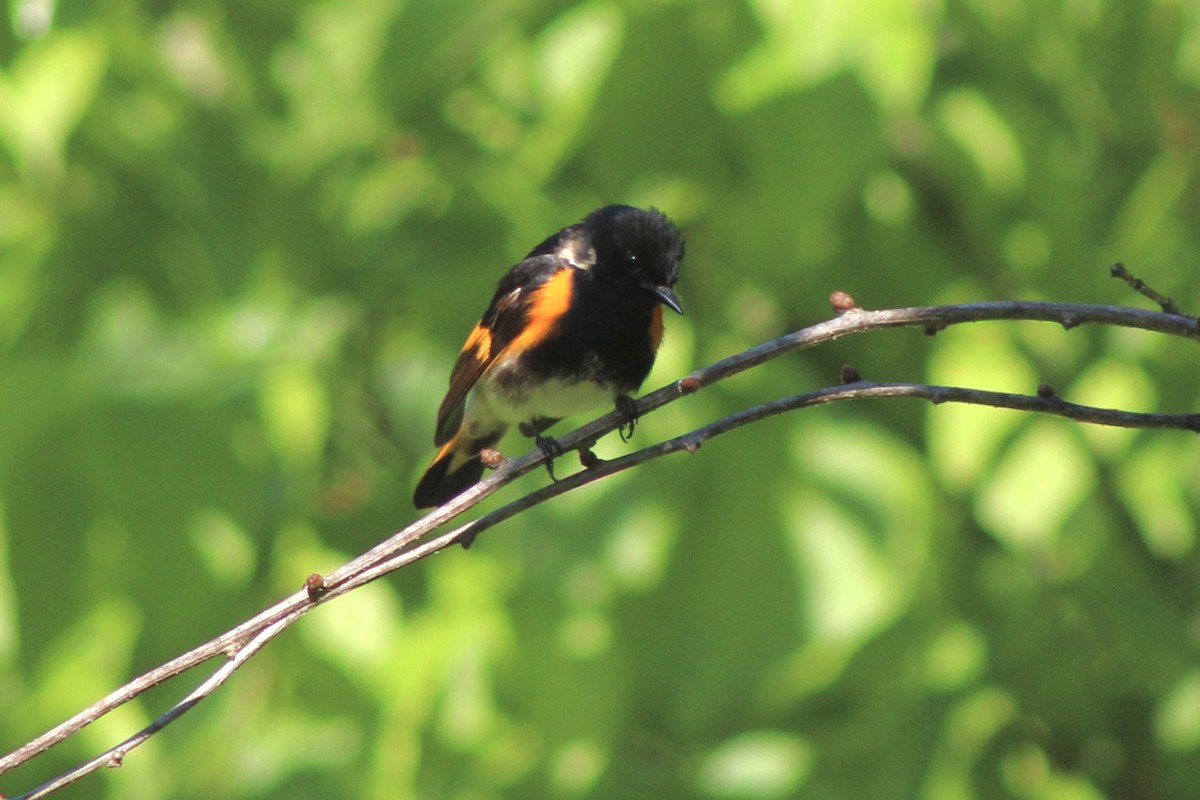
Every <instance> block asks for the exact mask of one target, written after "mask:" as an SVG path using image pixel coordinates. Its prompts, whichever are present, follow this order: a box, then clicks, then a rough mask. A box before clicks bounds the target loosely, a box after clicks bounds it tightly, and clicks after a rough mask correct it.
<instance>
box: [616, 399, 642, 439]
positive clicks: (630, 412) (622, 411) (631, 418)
mask: <svg viewBox="0 0 1200 800" xmlns="http://www.w3.org/2000/svg"><path fill="white" fill-rule="evenodd" d="M616 405H617V413H618V414H619V415H620V416H621V424H620V426H619V427H618V428H617V435H618V436H620V437H621V441H622V442H628V441H629V440H630V439H631V438H633V429H634V428H636V427H637V421H638V407H637V401H636V400H634V399H633V398H632V397H630V396H629V395H627V394H619V395H617V398H616Z"/></svg>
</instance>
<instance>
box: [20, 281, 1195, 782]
mask: <svg viewBox="0 0 1200 800" xmlns="http://www.w3.org/2000/svg"><path fill="white" fill-rule="evenodd" d="M1114 274H1116V273H1115V272H1114ZM832 299H833V303H834V307H835V309H836V310H837V311H838V312H839V313H838V316H836V317H834V318H832V319H830V320H827V321H825V322H822V323H819V324H817V325H813V326H810V327H807V328H804V329H802V330H799V331H796V332H794V333H790V334H787V335H786V336H781V337H780V338H778V339H774V340H772V341H769V342H766V343H764V344H762V345H759V346H757V347H754V348H751V349H749V350H746V351H744V352H742V353H738V354H737V355H734V356H730V357H729V358H726V359H724V360H722V361H719V362H717V363H715V364H712V365H710V366H707V367H704V368H703V369H700V370H697V371H696V372H694V373H692V374H691V375H689V376H687V377H685V378H683V379H682V380H679V381H676V382H675V383H672V384H670V385H668V386H665V387H663V388H662V389H659V390H658V391H656V392H653V393H651V394H649V395H647V396H645V397H643V398H641V399H640V400H639V401H638V402H637V406H638V411H639V413H640V414H646V413H648V412H650V411H653V410H655V409H657V408H659V407H661V406H664V405H666V404H668V403H671V402H674V401H676V400H678V399H679V398H680V397H682V396H684V395H687V394H691V393H693V392H695V391H698V390H700V389H702V388H704V387H707V386H710V385H712V384H713V383H716V382H717V381H720V380H724V379H725V378H728V377H730V376H732V375H736V374H738V373H741V372H744V371H746V370H748V369H752V368H754V367H756V366H758V365H760V364H763V363H765V362H767V361H770V360H771V359H774V358H777V357H778V356H780V355H783V354H785V353H789V352H792V351H795V350H800V349H804V348H808V347H814V346H816V345H819V344H823V343H826V342H830V341H833V340H834V339H839V338H842V337H844V336H850V335H853V334H859V333H866V332H870V331H875V330H879V329H882V328H901V327H917V328H921V329H923V330H924V331H925V332H926V333H928V334H934V333H936V332H938V331H940V330H942V329H944V328H946V327H948V326H951V325H957V324H962V323H967V322H983V321H994V320H1035V321H1040V322H1050V323H1056V324H1059V325H1062V326H1063V328H1065V329H1068V330H1069V329H1071V328H1074V327H1077V326H1079V325H1083V324H1089V323H1090V324H1100V325H1111V326H1118V327H1125V328H1136V329H1141V330H1146V331H1152V332H1156V333H1161V334H1166V335H1169V336H1178V337H1182V338H1185V339H1191V340H1193V341H1200V326H1198V325H1197V320H1196V319H1195V318H1193V317H1188V316H1184V315H1182V314H1179V313H1167V312H1165V311H1164V312H1159V311H1147V310H1143V309H1136V308H1126V307H1120V306H1102V305H1081V304H1072V303H1040V302H997V303H973V304H965V305H953V306H931V307H922V308H901V309H885V310H878V311H866V310H862V309H859V308H857V307H856V306H855V304H854V302H853V300H851V299H850V298H849V297H847V296H846V295H844V294H842V293H835V294H834V296H833V298H832ZM1168 302H1169V301H1168ZM1168 307H1169V308H1171V309H1172V310H1174V306H1173V305H1171V306H1168ZM882 397H918V398H923V399H926V400H929V401H931V402H934V403H945V402H955V403H972V404H976V405H984V406H992V407H996V408H1011V409H1017V410H1021V411H1035V412H1040V413H1045V414H1052V415H1055V416H1061V417H1067V418H1070V419H1073V420H1076V421H1079V422H1087V423H1092V424H1097V425H1118V426H1123V427H1129V428H1170V429H1178V430H1185V431H1200V415H1197V414H1158V413H1141V412H1134V411H1124V410H1117V409H1105V408H1096V407H1092V406H1084V405H1078V404H1075V403H1070V402H1068V401H1066V400H1064V399H1062V398H1060V397H1059V396H1058V395H1057V394H1056V393H1055V392H1054V390H1053V389H1051V388H1050V387H1048V386H1045V385H1043V386H1042V387H1038V388H1037V389H1036V390H1035V391H1033V392H1031V394H1028V395H1023V394H1009V393H1003V392H990V391H982V390H978V389H970V388H959V387H950V386H931V385H927V384H914V383H873V382H869V381H863V380H862V379H861V378H860V377H859V376H858V374H857V372H855V371H854V370H853V368H846V369H844V370H843V375H842V379H841V385H837V386H831V387H828V388H823V389H818V390H815V391H810V392H804V393H801V394H796V395H792V396H790V397H785V398H781V399H778V400H773V401H770V402H766V403H762V404H760V405H756V406H753V407H751V408H747V409H744V410H742V411H739V412H737V413H734V414H731V415H729V416H727V417H724V418H722V419H719V420H716V421H715V422H712V423H710V424H708V425H705V426H703V427H700V428H697V429H695V430H692V431H689V432H687V433H683V434H681V435H679V436H676V437H674V438H672V439H668V440H666V441H663V442H659V443H657V444H654V445H651V446H649V447H646V448H643V449H641V450H637V451H635V452H632V453H629V454H627V455H624V456H622V457H620V458H616V459H612V460H608V461H601V460H598V459H595V458H591V459H589V460H588V467H587V468H586V469H583V470H581V471H579V472H577V473H575V474H573V475H570V476H568V477H566V478H564V479H562V480H560V481H558V482H557V483H552V484H549V485H546V486H543V487H542V488H540V489H538V490H536V491H534V492H531V493H530V494H528V495H525V496H523V497H521V498H518V499H517V500H514V501H513V502H511V503H509V504H508V505H505V506H503V507H501V508H499V509H497V510H495V511H493V512H491V513H489V514H486V515H484V516H482V517H479V518H478V519H475V520H474V521H472V522H469V523H467V524H465V525H462V526H460V527H457V528H454V529H452V530H449V531H446V532H443V533H441V534H439V535H437V536H436V537H433V538H429V539H427V540H426V541H423V542H422V541H420V540H422V539H425V537H427V536H429V535H430V534H431V533H433V532H434V531H436V530H438V529H440V528H442V527H443V526H445V525H446V524H447V523H448V522H450V521H451V520H453V519H455V518H456V517H458V516H460V515H461V514H463V513H464V512H466V511H468V510H469V509H470V508H472V507H473V506H475V505H476V504H478V503H479V502H480V501H481V500H482V499H483V498H485V497H487V496H488V495H490V494H492V493H493V492H495V491H497V490H498V489H499V488H501V487H502V486H504V485H505V484H507V483H509V482H510V481H512V480H513V479H514V478H516V477H518V476H520V475H523V474H525V473H526V472H529V471H530V470H532V469H534V468H536V467H537V466H538V465H540V464H541V463H543V461H544V456H543V455H542V453H541V451H540V450H537V449H535V450H533V451H532V452H530V453H529V454H527V455H525V456H522V457H521V458H517V459H513V460H511V461H506V462H504V463H503V464H502V465H501V466H500V467H499V468H498V469H497V470H496V471H495V472H494V473H493V474H492V475H490V476H489V477H488V478H486V479H485V480H483V481H482V482H481V483H479V484H478V485H477V486H475V487H473V488H472V489H471V490H469V491H467V492H466V493H464V494H463V495H460V496H459V497H457V498H455V499H454V500H452V501H451V502H449V503H447V504H446V505H444V506H442V507H441V508H438V509H436V510H434V511H433V512H431V513H429V514H427V515H426V516H424V517H422V518H421V519H419V520H417V521H415V522H413V523H412V524H411V525H409V526H408V527H406V528H404V529H403V530H401V531H399V532H397V533H395V534H393V535H392V536H391V537H389V538H388V539H386V540H385V541H383V542H381V543H380V544H378V545H376V546H375V547H373V548H372V549H370V550H368V551H367V552H365V553H363V554H362V555H360V556H358V557H357V558H355V559H354V560H352V561H350V562H348V563H347V564H345V565H343V566H342V567H340V568H338V569H337V570H335V571H334V572H332V573H330V574H328V575H325V576H321V575H312V576H310V577H309V579H308V581H307V582H306V585H305V588H304V589H303V590H301V591H298V592H296V593H294V594H292V595H291V596H289V597H286V598H284V599H283V600H281V601H279V602H278V603H276V604H275V605H273V606H271V607H270V608H267V609H265V610H263V611H262V612H260V613H259V614H257V615H255V616H254V617H252V618H250V619H248V620H246V621H245V622H243V623H241V624H240V625H238V626H236V627H234V628H232V629H230V630H229V631H226V632H225V633H223V634H221V635H220V636H217V637H215V638H214V639H211V640H210V641H208V642H205V643H204V644H201V645H199V646H197V647H195V648H193V649H192V650H189V651H188V652H186V653H183V654H182V655H180V656H178V657H176V658H174V659H172V660H170V661H168V662H166V663H164V664H162V665H161V666H159V667H156V668H155V669H153V670H150V671H149V672H147V673H145V674H144V675H141V676H139V677H137V678H135V679H134V680H132V681H130V682H129V683H127V684H126V685H125V686H122V687H120V688H119V689H116V690H114V691H113V692H112V693H110V694H109V695H108V696H107V697H104V698H103V699H101V700H99V701H97V702H96V703H94V704H92V705H91V706H89V707H87V708H85V709H83V710H82V711H80V712H79V713H78V714H76V715H75V716H73V717H72V718H70V719H68V720H66V721H65V722H63V723H61V724H60V725H58V726H56V727H55V728H53V729H51V730H49V731H47V732H46V733H45V734H43V735H41V736H39V737H37V738H36V739H34V740H32V741H30V742H29V743H27V744H25V745H23V746H22V747H20V748H18V749H17V750H15V751H13V752H12V753H9V754H8V755H6V756H4V757H3V758H0V775H2V774H4V773H5V772H7V771H9V770H11V769H13V768H14V767H16V766H18V765H20V764H22V763H24V762H26V761H28V760H29V759H31V758H33V757H34V756H36V755H37V754H39V753H41V752H43V751H45V750H47V749H49V748H50V747H52V746H54V745H56V744H58V743H59V742H61V741H63V740H65V739H67V738H69V737H70V736H72V735H74V734H75V733H77V732H78V731H80V730H81V729H83V728H84V727H86V726H87V725H89V724H91V723H92V722H94V721H95V720H97V719H99V718H100V717H102V716H104V715H105V714H108V713H109V712H111V711H112V710H113V709H115V708H118V707H119V706H121V705H123V704H124V703H127V702H129V701H130V700H132V699H133V698H135V697H137V696H138V695H140V694H141V693H142V692H145V691H146V690H147V689H149V688H151V687H153V686H157V685H159V684H161V683H163V682H164V681H166V680H168V679H170V678H172V677H175V676H177V675H179V674H181V673H184V672H187V671H189V670H191V669H193V668H194V667H196V666H198V665H199V664H202V663H204V662H206V661H208V660H209V659H211V658H214V657H216V656H224V658H225V659H226V661H225V663H224V664H222V665H221V667H220V668H219V669H217V670H216V671H215V672H214V673H213V674H212V675H210V676H209V677H208V678H206V679H205V680H204V681H203V682H202V683H200V684H199V685H198V686H197V687H196V688H195V689H194V690H193V691H192V692H190V693H189V694H188V695H187V696H186V697H185V698H183V699H182V700H180V701H179V702H178V703H176V704H175V705H174V706H172V707H171V708H170V709H169V710H167V711H166V712H165V713H163V714H162V715H161V716H159V717H158V719H156V720H155V721H154V722H153V723H151V724H150V725H149V726H147V727H146V728H144V729H143V730H141V731H139V732H137V733H136V734H134V735H133V736H131V737H129V738H128V739H126V740H125V741H123V742H121V743H120V744H117V745H115V746H114V747H112V748H111V749H109V750H107V751H105V752H104V753H101V754H99V755H98V756H96V757H95V758H93V759H91V760H89V761H87V762H85V763H83V764H80V765H79V766H78V767H76V768H74V769H72V770H71V771H69V772H67V773H64V774H63V775H60V776H58V777H57V778H54V779H53V780H51V781H49V782H47V783H45V784H43V785H41V786H39V787H37V788H35V789H32V790H30V791H28V792H26V793H25V794H22V795H20V796H19V797H18V798H16V799H15V800H21V798H25V799H27V800H33V798H40V797H46V796H48V795H50V794H51V793H53V792H55V791H57V790H58V789H60V788H62V787H64V786H66V785H68V784H70V783H72V782H74V781H76V780H78V779H79V778H81V777H83V776H84V775H87V774H89V773H91V772H95V771H96V770H99V769H101V768H103V767H115V766H120V764H121V763H122V760H123V759H124V758H125V756H126V754H128V753H129V752H130V751H131V750H133V749H134V748H136V747H137V746H138V745H140V744H142V743H143V742H144V741H145V740H146V739H148V738H149V737H150V736H152V735H154V734H155V733H157V732H158V731H160V730H161V729H162V728H164V727H166V726H167V725H168V724H170V723H171V722H173V721H175V720H176V719H178V718H179V717H180V716H182V715H183V714H184V713H186V712H187V711H188V710H190V709H191V708H192V707H194V706H195V705H196V704H197V703H199V702H200V701H201V700H203V699H204V698H205V697H207V696H208V695H210V694H211V693H212V692H213V691H215V690H216V688H217V687H219V686H220V685H221V684H222V683H224V682H225V681H226V680H228V679H229V677H230V676H231V675H232V674H233V673H234V672H235V671H236V670H237V669H238V668H239V667H241V665H242V664H244V663H246V661H247V660H248V659H249V658H250V657H251V656H253V655H254V654H255V653H256V652H257V651H258V650H259V649H261V648H262V647H263V646H264V645H265V644H266V643H267V642H269V641H270V640H271V639H273V638H274V637H275V636H277V635H279V633H281V632H282V631H284V630H286V629H287V628H288V627H289V626H290V625H291V624H292V623H293V622H295V621H296V620H297V619H299V618H300V617H301V616H303V615H304V614H306V613H307V612H308V611H310V610H311V609H313V608H314V607H316V606H318V605H321V604H323V603H326V602H329V601H330V600H332V599H334V598H336V597H339V596H341V595H343V594H345V593H346V592H349V591H352V590H353V589H355V588H357V587H359V586H362V585H363V584H366V583H369V582H371V581H373V580H376V579H377V578H380V577H382V576H384V575H386V574H388V573H389V572H393V571H395V570H397V569H399V568H400V567H403V566H405V565H407V564H410V563H412V562H414V561H418V560H420V559H422V558H424V557H426V556H428V555H430V554H432V553H435V552H438V551H439V550H442V549H445V548H446V547H449V546H450V545H452V544H455V543H461V544H463V545H469V544H470V543H471V542H473V541H474V539H475V537H477V536H478V535H479V534H480V533H482V532H483V531H484V530H486V529H487V528H490V527H492V526H494V525H496V524H498V523H500V522H502V521H504V520H506V519H508V518H510V517H512V516H514V515H515V514H518V513H520V512H521V511H524V510H525V509H527V508H530V507H531V506H534V505H537V504H539V503H542V502H544V501H546V500H548V499H550V498H551V497H555V496H557V495H560V494H562V493H564V492H568V491H571V490H572V489H575V488H576V487H578V486H582V485H584V484H586V483H591V482H592V481H595V480H599V479H600V478H603V477H605V476H607V475H610V474H612V473H614V472H619V471H621V470H625V469H629V468H631V467H634V466H637V465H639V464H642V463H645V462H646V461H649V460H651V459H654V458H658V457H660V456H663V455H666V454H668V453H675V452H679V451H687V452H695V450H696V449H697V448H698V447H699V446H700V445H701V444H702V443H703V442H704V441H706V440H708V439H711V438H712V437H714V436H719V435H721V434H723V433H727V432H729V431H731V430H734V429H736V428H739V427H741V426H743V425H747V424H750V423H752V422H756V421H758V420H761V419H764V418H766V417H770V416H774V415H777V414H782V413H785V412H788V411H793V410H796V409H799V408H806V407H808V406H813V405H819V404H824V403H831V402H837V401H842V400H855V399H865V398H882ZM623 420H624V417H623V416H622V415H620V414H618V413H616V412H613V413H609V414H606V415H605V416H603V417H600V418H598V419H596V420H594V421H592V422H590V423H588V424H587V425H584V426H583V427H581V428H578V429H576V430H574V431H572V432H570V433H568V434H566V435H564V436H562V437H561V438H560V439H559V440H558V441H559V443H560V444H561V445H562V447H563V449H564V451H566V450H572V449H574V450H580V451H581V452H583V451H587V448H588V447H589V446H590V445H591V443H592V442H594V441H596V440H597V439H598V438H599V437H601V436H603V435H604V434H606V433H609V432H610V431H612V430H615V429H616V428H617V427H618V426H620V425H621V424H622V422H623Z"/></svg>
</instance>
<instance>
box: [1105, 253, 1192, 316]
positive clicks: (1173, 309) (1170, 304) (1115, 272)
mask: <svg viewBox="0 0 1200 800" xmlns="http://www.w3.org/2000/svg"><path fill="white" fill-rule="evenodd" d="M1108 271H1109V272H1110V273H1111V274H1112V276H1113V277H1114V278H1120V279H1121V280H1123V281H1125V283H1127V284H1129V288H1130V289H1133V290H1134V291H1135V292H1137V293H1138V294H1140V295H1142V296H1144V297H1146V298H1148V299H1150V300H1151V301H1152V302H1155V303H1157V304H1158V307H1159V308H1161V309H1162V310H1163V311H1164V312H1166V313H1168V314H1178V315H1180V316H1185V315H1184V313H1183V312H1182V311H1180V310H1179V306H1177V305H1175V301H1174V300H1172V299H1171V298H1169V297H1167V296H1166V295H1163V294H1159V293H1158V292H1157V291H1155V289H1154V287H1152V286H1150V285H1149V284H1148V283H1146V282H1145V281H1144V280H1142V279H1141V278H1139V277H1137V276H1136V275H1134V274H1133V273H1132V272H1130V271H1129V270H1128V269H1126V268H1125V265H1124V264H1122V263H1121V262H1119V261H1118V262H1117V263H1116V264H1113V265H1112V266H1111V267H1109V268H1108Z"/></svg>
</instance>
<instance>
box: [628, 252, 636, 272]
mask: <svg viewBox="0 0 1200 800" xmlns="http://www.w3.org/2000/svg"><path fill="white" fill-rule="evenodd" d="M625 266H627V267H629V268H630V269H637V268H638V257H637V253H626V254H625Z"/></svg>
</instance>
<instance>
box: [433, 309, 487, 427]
mask: <svg viewBox="0 0 1200 800" xmlns="http://www.w3.org/2000/svg"><path fill="white" fill-rule="evenodd" d="M491 361H492V332H491V331H490V330H488V329H487V328H485V327H484V326H483V323H479V324H478V325H476V326H475V328H474V330H472V331H471V335H470V336H468V337H467V342H466V344H464V345H463V348H462V351H461V352H460V353H459V354H458V361H456V362H455V363H454V371H453V372H451V373H450V388H449V390H448V391H447V392H446V396H445V398H443V399H442V405H441V407H440V408H438V419H437V429H436V430H437V433H436V434H435V435H434V444H437V445H441V444H445V443H446V442H447V441H449V440H450V439H451V438H452V437H453V436H454V434H455V432H456V431H457V430H458V426H459V425H460V424H461V423H462V412H463V401H464V400H466V399H467V392H469V391H471V387H472V386H474V385H475V381H477V380H479V376H480V375H482V374H483V371H484V370H485V369H487V366H488V364H490V363H491Z"/></svg>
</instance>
